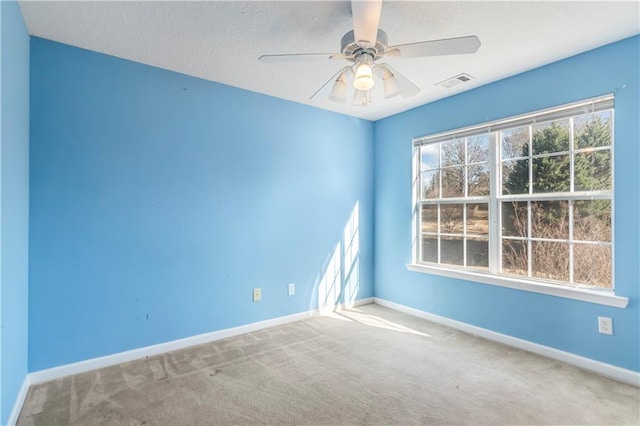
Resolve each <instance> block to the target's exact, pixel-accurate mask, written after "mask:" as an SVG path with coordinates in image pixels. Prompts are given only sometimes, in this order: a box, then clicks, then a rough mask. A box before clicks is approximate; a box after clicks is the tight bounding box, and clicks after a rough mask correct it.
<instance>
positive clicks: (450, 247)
mask: <svg viewBox="0 0 640 426" xmlns="http://www.w3.org/2000/svg"><path fill="white" fill-rule="evenodd" d="M462 249H463V243H462V237H460V238H456V237H441V239H440V263H446V264H448V265H459V266H463V265H464V257H463V250H462Z"/></svg>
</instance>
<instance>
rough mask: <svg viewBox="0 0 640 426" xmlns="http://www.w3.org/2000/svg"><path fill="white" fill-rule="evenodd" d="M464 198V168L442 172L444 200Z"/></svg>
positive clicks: (454, 168)
mask: <svg viewBox="0 0 640 426" xmlns="http://www.w3.org/2000/svg"><path fill="white" fill-rule="evenodd" d="M452 197H464V167H452V168H449V169H443V170H442V198H452Z"/></svg>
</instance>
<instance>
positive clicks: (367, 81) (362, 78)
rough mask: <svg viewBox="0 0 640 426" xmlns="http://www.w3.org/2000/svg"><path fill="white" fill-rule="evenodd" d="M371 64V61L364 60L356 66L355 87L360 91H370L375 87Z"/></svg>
mask: <svg viewBox="0 0 640 426" xmlns="http://www.w3.org/2000/svg"><path fill="white" fill-rule="evenodd" d="M369 62H370V60H368V59H367V58H364V59H363V60H361V61H358V63H357V65H356V77H355V79H354V80H353V87H355V88H356V89H358V90H369V89H371V88H372V87H373V86H374V85H375V82H374V81H373V70H372V69H371V65H370V64H369Z"/></svg>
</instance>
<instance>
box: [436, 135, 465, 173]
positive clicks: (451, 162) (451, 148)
mask: <svg viewBox="0 0 640 426" xmlns="http://www.w3.org/2000/svg"><path fill="white" fill-rule="evenodd" d="M464 145H465V144H464V139H455V140H452V141H448V142H443V143H442V144H441V145H440V154H441V156H442V166H441V167H447V166H462V165H464Z"/></svg>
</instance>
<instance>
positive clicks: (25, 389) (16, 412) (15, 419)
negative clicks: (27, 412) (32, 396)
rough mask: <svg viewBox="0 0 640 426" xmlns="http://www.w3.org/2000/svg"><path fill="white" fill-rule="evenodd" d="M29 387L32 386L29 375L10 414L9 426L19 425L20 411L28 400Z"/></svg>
mask: <svg viewBox="0 0 640 426" xmlns="http://www.w3.org/2000/svg"><path fill="white" fill-rule="evenodd" d="M29 386H31V381H30V379H29V375H28V374H27V375H26V376H25V378H24V381H23V382H22V386H21V387H20V391H18V395H17V396H16V402H14V404H13V409H12V410H11V414H9V420H8V422H7V425H8V426H15V424H16V423H18V417H19V416H20V411H21V410H22V406H23V405H24V401H25V399H27V393H28V392H29Z"/></svg>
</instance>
